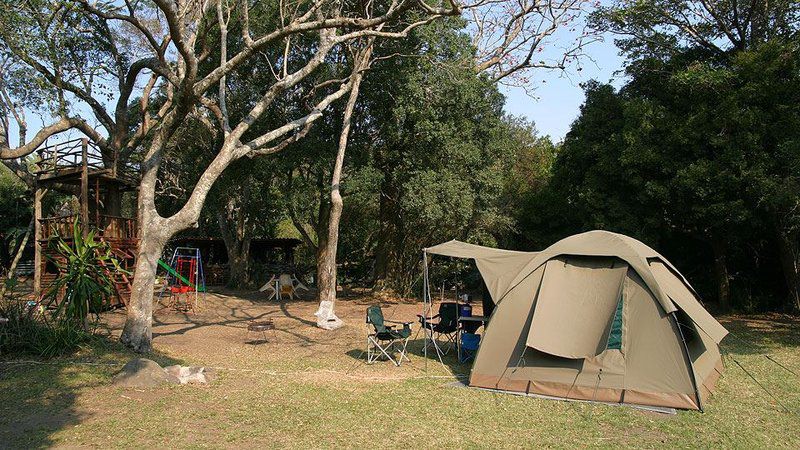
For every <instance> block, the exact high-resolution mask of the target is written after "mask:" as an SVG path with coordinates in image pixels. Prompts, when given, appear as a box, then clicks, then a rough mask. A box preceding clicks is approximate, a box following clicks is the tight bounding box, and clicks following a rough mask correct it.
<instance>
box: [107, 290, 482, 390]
mask: <svg viewBox="0 0 800 450" xmlns="http://www.w3.org/2000/svg"><path fill="white" fill-rule="evenodd" d="M301 292H302V291H301ZM267 297H268V295H267V294H265V293H262V292H242V291H236V292H232V291H227V290H224V289H218V290H214V291H213V292H209V293H207V294H206V296H205V298H203V297H202V295H201V296H200V298H199V307H198V308H197V310H196V311H195V312H188V313H183V312H177V311H175V310H174V309H172V308H169V307H167V306H164V305H166V304H167V303H168V302H167V301H162V302H160V303H158V304H156V310H155V314H154V319H153V346H154V348H157V349H158V350H159V351H160V352H163V353H165V354H169V355H175V356H178V355H179V356H180V358H182V359H184V360H186V361H188V362H190V363H192V364H196V365H204V366H213V367H220V368H230V369H257V368H269V367H270V366H271V365H278V366H282V367H284V366H285V365H286V362H287V361H286V356H287V355H291V358H290V359H291V361H294V362H295V364H294V366H297V367H296V368H297V369H300V368H304V367H305V368H313V367H316V368H320V369H322V368H325V369H330V370H335V371H336V372H337V373H339V372H343V373H344V374H348V375H354V374H356V375H357V374H358V373H362V372H365V370H366V372H370V370H369V368H362V369H364V370H359V369H360V366H362V365H363V362H364V355H363V354H362V353H363V351H364V350H365V347H366V336H367V332H368V331H369V330H370V328H368V327H367V324H366V321H365V314H366V309H367V307H368V306H369V305H373V304H380V305H382V307H383V312H384V316H385V318H386V319H388V320H396V321H405V322H411V323H412V328H413V329H414V334H412V338H414V337H415V335H416V333H417V329H418V322H417V314H421V313H422V303H420V302H417V301H414V300H403V299H396V298H377V297H375V296H373V295H371V293H368V292H365V293H358V292H346V293H344V295H342V297H341V298H340V300H339V301H337V302H336V313H337V315H338V316H339V317H340V318H341V319H342V320H344V322H345V326H344V327H342V328H340V329H338V330H334V331H326V330H322V329H320V328H317V327H316V322H315V320H316V318H315V316H314V312H315V311H316V309H317V303H316V301H314V300H312V299H314V298H315V293H314V292H303V293H302V294H301V297H300V298H296V299H295V300H284V301H276V300H274V299H273V300H267ZM474 308H475V313H476V314H478V313H479V311H480V305H474ZM103 319H104V321H105V322H106V323H107V324H108V325H109V327H110V328H111V329H112V330H114V331H113V333H114V334H115V337H116V336H117V335H118V333H119V331H120V330H121V329H122V325H123V324H124V320H125V311H124V310H118V311H114V312H110V313H107V314H104V316H103ZM266 319H271V320H272V321H273V323H274V324H275V330H274V331H267V332H266V333H257V332H248V331H247V326H248V324H249V323H251V322H257V321H263V320H266ZM416 338H417V340H418V341H419V340H421V339H422V338H423V336H422V334H419V335H417V336H416ZM419 347H420V345H418V342H416V341H415V342H412V344H411V345H410V348H411V351H412V355H411V359H412V361H411V364H406V365H404V366H408V367H405V368H404V366H401V367H400V368H397V370H393V371H392V372H393V373H392V376H391V378H393V379H395V378H397V377H398V376H403V375H410V374H412V373H414V372H418V371H419V369H420V368H421V367H422V368H424V361H422V360H420V358H417V357H415V355H414V354H413V353H419ZM429 362H430V361H429ZM420 364H422V366H421V367H420ZM437 364H438V363H437ZM440 367H441V366H440ZM373 372H374V371H373ZM333 375H334V376H335V374H333ZM340 375H342V374H341V373H340Z"/></svg>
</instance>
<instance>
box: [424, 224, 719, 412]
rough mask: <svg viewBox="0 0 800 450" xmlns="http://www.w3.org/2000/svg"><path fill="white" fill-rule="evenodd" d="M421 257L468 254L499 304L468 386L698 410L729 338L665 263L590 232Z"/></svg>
mask: <svg viewBox="0 0 800 450" xmlns="http://www.w3.org/2000/svg"><path fill="white" fill-rule="evenodd" d="M426 252H427V253H431V254H439V255H445V256H455V257H463V258H472V259H474V260H475V262H476V265H477V266H478V269H479V270H480V272H481V276H482V277H483V278H484V281H485V282H486V285H487V286H488V288H489V291H490V293H491V296H492V300H493V301H494V302H495V304H496V307H495V310H494V313H493V314H492V317H491V321H490V324H489V326H488V327H487V329H486V331H485V333H484V336H483V339H482V342H481V346H480V349H479V350H478V354H477V356H476V357H475V363H474V365H473V368H472V373H471V376H470V382H469V384H470V386H475V387H482V388H490V389H500V390H506V391H514V392H523V393H531V394H541V395H548V396H554V397H561V398H571V399H580V400H596V401H604V402H615V403H629V404H638V405H648V406H662V407H673V408H683V409H699V410H702V405H703V401H704V400H705V398H706V397H707V396H708V395H709V394H710V393H711V391H712V390H713V388H714V383H715V382H716V380H717V378H718V377H719V374H720V373H721V371H722V360H721V357H720V352H719V342H720V340H722V338H723V337H725V335H726V334H727V330H725V328H723V327H722V325H720V324H719V323H718V322H717V321H716V320H715V319H714V318H713V317H712V316H711V315H710V314H709V313H708V312H707V311H706V310H705V309H704V308H703V306H702V305H701V304H700V301H699V300H698V296H697V294H696V293H695V291H694V290H693V289H692V287H691V286H690V285H689V283H688V282H687V281H686V279H685V278H684V277H683V276H682V275H681V274H680V273H679V272H678V271H677V269H675V267H673V266H672V264H670V262H669V261H667V260H666V259H665V258H664V257H663V256H661V255H660V254H658V252H656V251H655V250H653V249H652V248H650V247H648V246H647V245H645V244H643V243H641V242H639V241H637V240H635V239H633V238H630V237H628V236H624V235H621V234H616V233H610V232H607V231H590V232H587V233H582V234H578V235H574V236H570V237H568V238H565V239H562V240H561V241H559V242H557V243H555V244H553V245H552V246H550V247H548V248H547V249H545V250H544V251H542V252H538V253H526V252H512V251H505V250H499V249H491V248H486V247H480V246H475V245H470V244H465V243H462V242H457V241H450V242H447V243H444V244H441V245H438V246H436V247H431V248H428V249H426Z"/></svg>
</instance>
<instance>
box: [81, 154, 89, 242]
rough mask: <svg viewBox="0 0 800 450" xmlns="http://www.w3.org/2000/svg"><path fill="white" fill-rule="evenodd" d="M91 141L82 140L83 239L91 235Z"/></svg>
mask: <svg viewBox="0 0 800 450" xmlns="http://www.w3.org/2000/svg"><path fill="white" fill-rule="evenodd" d="M88 153H89V140H88V139H86V138H83V139H81V156H82V158H83V162H82V164H81V227H82V229H83V237H86V235H87V234H88V233H89V165H88V159H89V155H88Z"/></svg>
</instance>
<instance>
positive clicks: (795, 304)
mask: <svg viewBox="0 0 800 450" xmlns="http://www.w3.org/2000/svg"><path fill="white" fill-rule="evenodd" d="M776 237H777V241H778V253H779V255H780V260H781V268H782V270H783V277H784V279H785V280H786V288H787V296H786V301H785V302H784V309H785V310H786V311H787V312H797V311H800V249H799V248H798V243H797V238H798V236H797V233H794V234H793V235H792V234H787V233H785V232H783V231H782V230H778V232H777V236H776Z"/></svg>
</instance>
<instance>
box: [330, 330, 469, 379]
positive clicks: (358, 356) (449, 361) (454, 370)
mask: <svg viewBox="0 0 800 450" xmlns="http://www.w3.org/2000/svg"><path fill="white" fill-rule="evenodd" d="M398 345H399V344H398ZM424 345H425V340H424V339H414V340H409V341H408V347H407V349H406V350H407V354H408V356H409V357H410V358H411V360H412V364H414V365H415V366H417V367H421V366H423V365H424V362H425V358H427V359H428V364H429V365H437V366H438V365H440V362H439V358H438V357H437V355H436V350H434V348H433V345H430V344H429V347H428V352H427V355H426V354H425V347H424ZM440 346H442V347H444V346H443V345H442V344H441V343H440ZM345 354H346V355H347V356H349V357H351V358H353V359H355V360H361V361H362V362H364V363H366V361H367V349H366V342H365V343H364V347H362V348H354V349H351V350H348V351H346V352H345ZM389 354H390V355H392V357H393V358H397V357H399V355H400V352H399V350H395V351H393V352H389ZM378 361H379V362H385V361H388V358H386V356H384V355H381V357H379V358H378ZM441 365H443V366H444V368H445V369H447V370H448V371H449V372H450V373H451V374H453V375H458V376H462V375H464V374H468V373H469V371H470V369H471V368H472V361H467V362H464V363H461V362H459V361H458V356H457V355H456V349H455V348H452V349H450V351H449V352H447V353H446V354H444V355H442V359H441Z"/></svg>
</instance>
